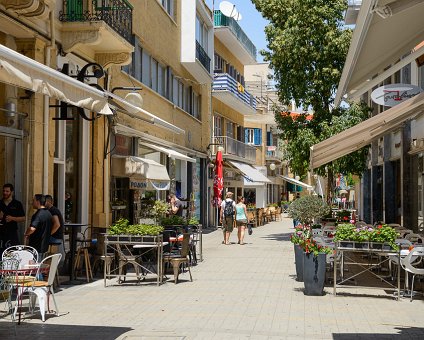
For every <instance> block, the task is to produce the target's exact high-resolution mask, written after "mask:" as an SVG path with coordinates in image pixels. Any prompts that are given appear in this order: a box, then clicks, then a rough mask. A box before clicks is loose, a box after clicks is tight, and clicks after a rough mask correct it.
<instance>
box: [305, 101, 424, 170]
mask: <svg viewBox="0 0 424 340" xmlns="http://www.w3.org/2000/svg"><path fill="white" fill-rule="evenodd" d="M423 112H424V93H421V94H419V95H417V96H415V97H413V98H411V99H409V100H407V101H406V102H403V103H401V104H399V105H396V106H394V107H392V108H390V109H388V110H386V111H384V112H382V113H380V114H378V115H376V116H374V117H372V118H370V119H367V120H365V121H363V122H362V123H359V124H357V125H355V126H353V127H351V128H350V129H347V130H345V131H343V132H340V133H339V134H337V135H335V136H332V137H330V138H328V139H326V140H324V141H322V142H320V143H318V144H315V145H314V146H312V147H311V155H310V159H311V167H312V169H314V168H317V167H319V166H321V165H324V164H326V163H328V162H331V161H333V160H335V159H338V158H340V157H343V156H345V155H347V154H349V153H351V152H354V151H356V150H359V149H361V148H363V147H364V146H366V145H368V144H370V143H371V142H372V141H373V140H375V139H377V138H379V137H381V136H383V135H384V134H386V133H388V132H390V131H391V130H393V129H396V128H398V127H399V125H401V124H402V123H403V122H405V121H406V120H408V119H414V118H415V117H416V116H417V115H420V114H422V113H423Z"/></svg>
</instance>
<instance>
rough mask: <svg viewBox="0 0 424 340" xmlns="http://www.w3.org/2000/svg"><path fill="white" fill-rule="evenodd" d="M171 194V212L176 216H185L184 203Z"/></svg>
mask: <svg viewBox="0 0 424 340" xmlns="http://www.w3.org/2000/svg"><path fill="white" fill-rule="evenodd" d="M170 196H171V214H172V215H176V216H183V203H182V202H181V201H180V200H179V199H178V198H177V196H175V195H174V194H172V195H170Z"/></svg>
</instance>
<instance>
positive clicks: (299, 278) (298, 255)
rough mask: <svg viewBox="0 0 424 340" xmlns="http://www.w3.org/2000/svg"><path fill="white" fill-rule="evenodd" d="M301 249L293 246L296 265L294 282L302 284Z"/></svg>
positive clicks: (296, 245)
mask: <svg viewBox="0 0 424 340" xmlns="http://www.w3.org/2000/svg"><path fill="white" fill-rule="evenodd" d="M303 254H304V253H303V249H302V248H301V247H300V246H299V245H298V244H295V245H294V261H295V265H296V281H299V282H303Z"/></svg>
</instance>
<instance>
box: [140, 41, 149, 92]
mask: <svg viewBox="0 0 424 340" xmlns="http://www.w3.org/2000/svg"><path fill="white" fill-rule="evenodd" d="M141 82H142V83H143V84H145V85H147V86H148V87H150V86H151V85H150V55H149V54H148V53H147V52H146V51H145V50H144V49H143V52H142V56H141Z"/></svg>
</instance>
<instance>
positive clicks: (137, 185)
mask: <svg viewBox="0 0 424 340" xmlns="http://www.w3.org/2000/svg"><path fill="white" fill-rule="evenodd" d="M147 184H148V182H147V180H143V181H142V180H137V181H135V180H132V179H130V189H131V190H140V189H147Z"/></svg>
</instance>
